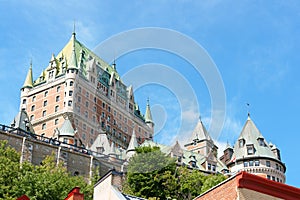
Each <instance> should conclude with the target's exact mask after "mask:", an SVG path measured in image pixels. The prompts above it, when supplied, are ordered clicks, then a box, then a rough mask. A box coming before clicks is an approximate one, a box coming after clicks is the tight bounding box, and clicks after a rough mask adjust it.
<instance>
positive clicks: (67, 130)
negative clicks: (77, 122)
mask: <svg viewBox="0 0 300 200" xmlns="http://www.w3.org/2000/svg"><path fill="white" fill-rule="evenodd" d="M58 130H59V136H70V137H74V136H75V130H74V128H73V126H72V123H71V121H70V120H69V119H65V121H64V123H63V124H62V126H61V127H60V128H59V129H58Z"/></svg>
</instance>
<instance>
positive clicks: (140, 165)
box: [123, 147, 225, 199]
mask: <svg viewBox="0 0 300 200" xmlns="http://www.w3.org/2000/svg"><path fill="white" fill-rule="evenodd" d="M136 152H137V154H135V155H134V156H133V157H132V158H131V159H130V161H129V165H128V171H127V177H126V180H125V182H124V185H123V192H124V193H128V194H131V195H135V196H139V197H144V198H148V199H167V198H171V199H193V198H194V197H196V196H197V195H199V194H201V193H202V192H204V191H206V190H207V189H209V188H211V187H213V186H215V185H216V184H218V183H220V182H221V181H223V180H225V176H223V175H204V174H203V173H202V172H200V171H198V170H190V169H188V168H187V167H182V166H181V167H178V166H176V163H175V160H174V159H172V158H170V157H169V156H167V155H165V154H164V153H162V152H161V151H160V149H159V147H139V148H137V149H136Z"/></svg>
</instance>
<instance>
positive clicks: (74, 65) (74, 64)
mask: <svg viewBox="0 0 300 200" xmlns="http://www.w3.org/2000/svg"><path fill="white" fill-rule="evenodd" d="M75 42H76V33H75V24H74V31H73V33H72V54H71V59H70V63H69V66H68V69H78V65H77V57H76V51H75Z"/></svg>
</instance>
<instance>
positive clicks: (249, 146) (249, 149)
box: [247, 144, 254, 155]
mask: <svg viewBox="0 0 300 200" xmlns="http://www.w3.org/2000/svg"><path fill="white" fill-rule="evenodd" d="M247 154H248V155H253V154H254V146H253V144H250V145H247Z"/></svg>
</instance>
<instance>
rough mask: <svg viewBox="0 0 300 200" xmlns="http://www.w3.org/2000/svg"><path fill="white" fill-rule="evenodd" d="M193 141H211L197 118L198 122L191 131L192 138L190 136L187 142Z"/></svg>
mask: <svg viewBox="0 0 300 200" xmlns="http://www.w3.org/2000/svg"><path fill="white" fill-rule="evenodd" d="M194 140H198V141H202V140H212V139H211V137H210V136H209V133H208V132H207V130H206V128H205V126H204V125H203V123H202V121H201V119H200V118H199V121H198V123H197V125H196V127H195V129H194V130H193V133H192V136H191V138H190V140H189V142H191V141H194Z"/></svg>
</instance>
